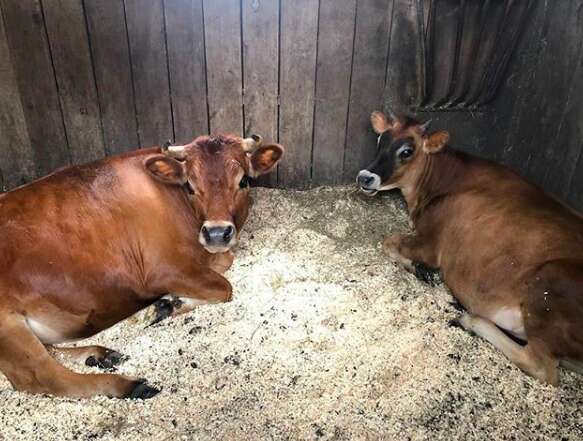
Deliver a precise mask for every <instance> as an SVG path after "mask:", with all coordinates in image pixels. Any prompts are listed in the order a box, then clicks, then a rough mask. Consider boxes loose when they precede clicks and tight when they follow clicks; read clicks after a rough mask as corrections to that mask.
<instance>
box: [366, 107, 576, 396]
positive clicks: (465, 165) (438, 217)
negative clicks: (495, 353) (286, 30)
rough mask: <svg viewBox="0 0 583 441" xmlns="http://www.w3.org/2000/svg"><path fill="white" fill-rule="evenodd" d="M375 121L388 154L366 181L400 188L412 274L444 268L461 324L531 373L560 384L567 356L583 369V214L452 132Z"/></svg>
mask: <svg viewBox="0 0 583 441" xmlns="http://www.w3.org/2000/svg"><path fill="white" fill-rule="evenodd" d="M371 120H372V125H373V128H374V130H375V131H376V132H377V133H378V134H379V152H378V155H377V158H376V159H375V161H374V162H373V163H372V164H371V165H370V166H369V167H368V168H367V169H366V170H362V171H361V172H360V173H359V175H358V178H357V181H358V184H359V186H360V188H361V189H362V191H363V192H365V193H367V194H369V195H372V194H375V193H376V192H378V191H381V190H390V189H393V188H398V189H400V190H401V192H402V193H403V195H404V197H405V200H406V202H407V205H408V210H409V215H410V220H411V222H412V224H413V226H414V229H415V232H414V233H413V234H403V235H394V236H389V237H387V238H386V239H385V240H384V242H383V250H384V252H385V253H387V254H388V255H389V256H391V258H393V259H395V260H396V261H397V262H399V263H400V264H401V265H402V266H404V267H405V268H406V269H408V270H409V271H413V272H417V273H419V270H420V268H421V266H420V264H423V265H426V266H428V267H430V268H439V269H441V271H442V275H443V278H444V281H445V283H446V284H447V285H448V286H449V288H450V289H451V291H452V292H453V295H454V296H455V297H456V298H457V299H458V300H459V301H460V303H461V304H462V305H463V306H464V307H465V308H466V310H467V313H465V314H463V315H462V316H461V318H460V319H459V320H458V321H457V323H458V324H459V325H461V326H462V327H463V328H465V329H466V330H468V331H473V332H475V333H476V334H477V335H479V336H481V337H483V338H484V339H486V340H488V341H489V342H490V343H492V344H493V345H494V346H496V347H497V348H498V349H500V350H501V351H502V352H503V353H504V354H505V355H506V356H507V357H508V358H509V359H510V360H511V361H512V362H514V363H515V364H516V365H517V366H518V367H520V368H521V369H522V370H524V371H525V372H526V373H528V374H530V375H532V376H533V377H535V378H538V379H539V380H541V381H543V382H547V383H550V384H553V385H556V384H558V381H559V376H558V369H557V368H558V365H559V363H561V364H562V365H564V366H565V367H568V368H571V369H574V370H578V371H579V372H581V371H583V218H582V217H581V216H580V215H579V214H577V213H575V212H574V211H572V210H571V209H569V208H568V207H566V206H565V205H563V204H562V203H560V202H559V201H557V200H556V199H555V198H553V197H551V196H549V195H547V194H545V193H544V192H543V191H542V190H540V189H539V188H538V187H536V186H535V185H532V184H530V183H528V182H527V181H525V180H524V179H522V178H521V177H520V176H518V175H516V174H515V173H514V172H512V171H511V170H509V169H508V168H506V167H503V166H501V165H497V164H494V163H492V162H489V161H485V160H482V159H478V158H474V157H471V156H469V155H467V154H463V153H460V152H456V151H454V150H452V149H450V148H448V147H447V143H448V139H449V135H448V133H447V132H445V131H438V132H435V133H432V134H428V133H427V125H426V124H420V123H418V122H417V121H415V120H413V119H410V118H405V117H396V116H394V115H393V116H390V117H387V116H385V115H384V114H382V113H380V112H375V113H373V114H372V117H371ZM509 335H511V336H513V337H515V338H516V339H518V340H522V341H524V342H526V345H524V346H523V345H521V344H519V343H517V342H515V341H514V339H511V338H510V337H509Z"/></svg>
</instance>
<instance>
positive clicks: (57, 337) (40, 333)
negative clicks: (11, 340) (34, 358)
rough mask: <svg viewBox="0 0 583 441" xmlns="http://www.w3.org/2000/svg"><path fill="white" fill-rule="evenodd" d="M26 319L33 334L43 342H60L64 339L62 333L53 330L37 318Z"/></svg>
mask: <svg viewBox="0 0 583 441" xmlns="http://www.w3.org/2000/svg"><path fill="white" fill-rule="evenodd" d="M26 321H27V323H28V326H29V327H30V329H31V330H32V332H33V333H34V335H36V336H37V338H38V339H39V340H40V341H41V342H43V343H44V344H54V343H62V342H63V341H65V339H64V338H63V335H62V334H61V333H60V332H57V331H55V330H54V329H52V328H51V327H49V326H47V325H45V324H43V323H41V322H39V321H38V320H35V319H33V318H28V319H27V320H26Z"/></svg>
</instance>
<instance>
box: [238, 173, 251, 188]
mask: <svg viewBox="0 0 583 441" xmlns="http://www.w3.org/2000/svg"><path fill="white" fill-rule="evenodd" d="M247 187H249V176H247V175H243V177H242V178H241V180H240V181H239V188H247Z"/></svg>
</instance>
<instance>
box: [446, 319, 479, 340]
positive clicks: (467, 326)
mask: <svg viewBox="0 0 583 441" xmlns="http://www.w3.org/2000/svg"><path fill="white" fill-rule="evenodd" d="M471 320H472V318H471V317H470V316H469V314H462V315H461V316H459V317H458V318H455V319H453V320H450V321H449V322H448V323H447V324H448V326H450V327H452V328H460V329H463V330H464V331H466V332H467V333H468V334H470V335H476V334H475V333H474V331H473V330H472V324H471Z"/></svg>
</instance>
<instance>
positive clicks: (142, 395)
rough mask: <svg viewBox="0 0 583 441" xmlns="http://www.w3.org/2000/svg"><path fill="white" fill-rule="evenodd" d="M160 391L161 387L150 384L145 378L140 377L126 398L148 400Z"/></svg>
mask: <svg viewBox="0 0 583 441" xmlns="http://www.w3.org/2000/svg"><path fill="white" fill-rule="evenodd" d="M159 393H160V389H157V388H155V387H152V386H149V385H148V384H147V383H146V380H145V379H143V378H142V379H139V380H137V381H136V382H135V386H134V388H133V390H132V391H131V392H130V393H129V394H128V395H127V397H126V398H129V399H131V400H147V399H148V398H152V397H154V396H156V395H158V394H159Z"/></svg>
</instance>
